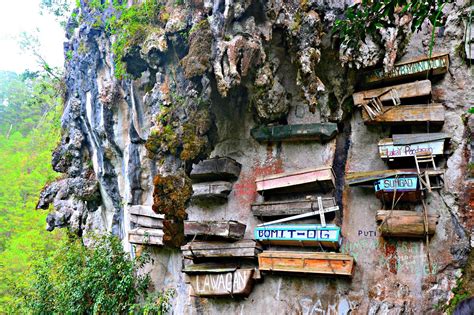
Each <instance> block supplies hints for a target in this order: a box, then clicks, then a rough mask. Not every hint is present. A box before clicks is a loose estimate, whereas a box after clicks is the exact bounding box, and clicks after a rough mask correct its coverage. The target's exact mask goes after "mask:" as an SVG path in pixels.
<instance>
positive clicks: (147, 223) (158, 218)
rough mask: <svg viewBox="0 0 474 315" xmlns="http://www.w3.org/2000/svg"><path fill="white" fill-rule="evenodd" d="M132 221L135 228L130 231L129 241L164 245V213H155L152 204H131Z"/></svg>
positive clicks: (138, 243)
mask: <svg viewBox="0 0 474 315" xmlns="http://www.w3.org/2000/svg"><path fill="white" fill-rule="evenodd" d="M129 214H130V223H131V224H132V226H133V228H132V229H131V230H130V231H129V232H128V241H129V242H130V243H131V244H137V245H154V246H163V220H164V218H165V215H164V214H157V213H155V212H154V211H153V210H152V208H151V206H142V205H138V206H131V207H130V208H129Z"/></svg>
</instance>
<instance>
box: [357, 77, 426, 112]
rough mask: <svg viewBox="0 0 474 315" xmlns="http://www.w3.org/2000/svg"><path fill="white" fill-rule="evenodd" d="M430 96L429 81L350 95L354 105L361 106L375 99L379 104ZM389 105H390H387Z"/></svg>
mask: <svg viewBox="0 0 474 315" xmlns="http://www.w3.org/2000/svg"><path fill="white" fill-rule="evenodd" d="M430 94H431V81H430V80H422V81H415V82H410V83H404V84H399V85H394V86H387V87H383V88H378V89H372V90H366V91H361V92H357V93H354V94H352V99H353V100H354V105H356V106H361V105H363V104H366V103H367V102H368V101H369V100H371V99H372V98H374V97H376V98H378V99H379V100H380V101H381V102H391V103H393V100H394V99H400V100H402V99H409V98H414V97H421V96H428V95H430ZM389 104H390V103H389Z"/></svg>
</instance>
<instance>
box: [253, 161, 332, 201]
mask: <svg viewBox="0 0 474 315" xmlns="http://www.w3.org/2000/svg"><path fill="white" fill-rule="evenodd" d="M255 183H256V185H257V192H259V193H260V194H262V193H268V192H270V193H289V192H306V191H315V190H316V191H320V190H321V189H323V190H331V189H334V188H335V185H336V179H335V177H334V173H333V171H332V168H331V167H328V166H324V167H318V168H311V169H304V170H299V171H295V172H289V173H281V174H275V175H269V176H261V177H258V178H257V179H256V180H255Z"/></svg>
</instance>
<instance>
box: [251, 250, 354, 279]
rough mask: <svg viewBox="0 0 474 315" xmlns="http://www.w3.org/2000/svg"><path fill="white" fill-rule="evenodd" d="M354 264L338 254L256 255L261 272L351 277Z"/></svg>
mask: <svg viewBox="0 0 474 315" xmlns="http://www.w3.org/2000/svg"><path fill="white" fill-rule="evenodd" d="M354 264H355V262H354V258H353V257H351V256H349V255H347V254H339V253H326V252H313V253H310V252H287V251H264V252H263V253H260V254H258V268H259V269H260V270H261V271H272V272H291V273H300V274H318V275H338V276H349V277H352V274H353V272H354Z"/></svg>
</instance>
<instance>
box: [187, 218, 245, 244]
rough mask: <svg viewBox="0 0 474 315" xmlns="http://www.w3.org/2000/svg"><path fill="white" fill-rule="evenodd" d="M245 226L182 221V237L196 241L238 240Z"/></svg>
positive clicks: (223, 222) (237, 223) (234, 222)
mask: <svg viewBox="0 0 474 315" xmlns="http://www.w3.org/2000/svg"><path fill="white" fill-rule="evenodd" d="M245 228H246V225H245V224H242V223H240V222H237V221H184V235H185V236H187V237H190V238H196V239H203V238H204V239H212V238H217V239H227V240H239V239H242V238H243V237H244V233H245Z"/></svg>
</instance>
